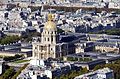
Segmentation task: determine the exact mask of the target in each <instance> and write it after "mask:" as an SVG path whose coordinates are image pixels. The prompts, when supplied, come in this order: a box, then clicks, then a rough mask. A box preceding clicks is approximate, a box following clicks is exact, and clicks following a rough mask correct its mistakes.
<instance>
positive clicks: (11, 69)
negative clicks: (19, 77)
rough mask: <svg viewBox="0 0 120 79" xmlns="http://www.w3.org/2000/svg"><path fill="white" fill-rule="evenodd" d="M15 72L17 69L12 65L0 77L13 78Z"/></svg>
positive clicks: (3, 78)
mask: <svg viewBox="0 0 120 79" xmlns="http://www.w3.org/2000/svg"><path fill="white" fill-rule="evenodd" d="M14 74H15V70H14V68H13V67H10V68H9V69H8V70H6V72H5V73H4V74H3V75H2V76H1V77H0V79H11V77H12V76H13V75H14Z"/></svg>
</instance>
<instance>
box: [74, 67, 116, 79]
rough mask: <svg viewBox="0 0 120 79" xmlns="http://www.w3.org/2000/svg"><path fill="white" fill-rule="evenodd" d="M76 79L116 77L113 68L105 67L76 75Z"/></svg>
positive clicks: (112, 78)
mask: <svg viewBox="0 0 120 79" xmlns="http://www.w3.org/2000/svg"><path fill="white" fill-rule="evenodd" d="M74 79H114V73H113V70H111V69H109V68H103V69H99V70H96V71H93V72H90V73H86V74H83V75H80V76H78V77H75V78H74Z"/></svg>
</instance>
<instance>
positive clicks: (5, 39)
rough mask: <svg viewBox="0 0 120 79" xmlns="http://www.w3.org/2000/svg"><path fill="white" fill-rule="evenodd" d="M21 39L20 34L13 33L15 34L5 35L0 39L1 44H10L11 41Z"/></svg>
mask: <svg viewBox="0 0 120 79" xmlns="http://www.w3.org/2000/svg"><path fill="white" fill-rule="evenodd" d="M19 40H20V37H19V36H16V35H13V36H4V37H3V38H1V39H0V44H2V45H4V44H10V43H15V42H17V41H19Z"/></svg>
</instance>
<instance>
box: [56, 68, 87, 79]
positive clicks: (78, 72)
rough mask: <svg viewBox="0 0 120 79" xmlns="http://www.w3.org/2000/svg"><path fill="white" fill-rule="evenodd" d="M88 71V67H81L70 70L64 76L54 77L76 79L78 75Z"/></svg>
mask: <svg viewBox="0 0 120 79" xmlns="http://www.w3.org/2000/svg"><path fill="white" fill-rule="evenodd" d="M87 72H88V70H87V68H81V69H80V70H79V71H78V70H73V71H70V72H69V73H68V74H63V75H62V76H60V77H55V78H54V79H74V78H75V77H76V76H79V75H81V74H85V73H87Z"/></svg>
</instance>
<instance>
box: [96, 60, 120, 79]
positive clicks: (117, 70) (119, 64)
mask: <svg viewBox="0 0 120 79" xmlns="http://www.w3.org/2000/svg"><path fill="white" fill-rule="evenodd" d="M104 67H108V68H110V69H112V70H113V72H114V77H115V79H120V60H118V61H116V62H114V63H109V64H105V65H97V66H95V68H94V70H98V69H102V68H104Z"/></svg>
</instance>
